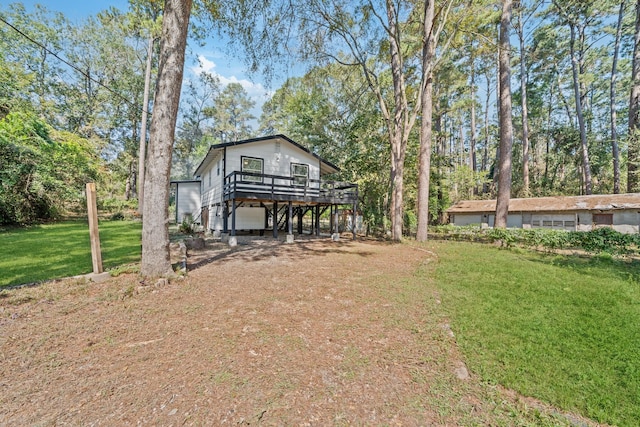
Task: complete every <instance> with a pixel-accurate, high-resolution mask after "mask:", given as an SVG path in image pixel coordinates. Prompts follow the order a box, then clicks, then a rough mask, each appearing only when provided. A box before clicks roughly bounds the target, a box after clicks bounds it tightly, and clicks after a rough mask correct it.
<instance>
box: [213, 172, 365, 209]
mask: <svg viewBox="0 0 640 427" xmlns="http://www.w3.org/2000/svg"><path fill="white" fill-rule="evenodd" d="M223 200H224V201H230V200H236V201H259V202H263V203H264V202H292V203H293V204H305V205H325V206H326V205H353V204H356V203H357V200H358V184H353V183H348V182H336V181H325V180H318V179H301V178H299V177H290V176H280V175H268V174H259V173H250V172H237V171H236V172H232V173H230V174H229V175H227V176H226V177H225V179H224V186H223Z"/></svg>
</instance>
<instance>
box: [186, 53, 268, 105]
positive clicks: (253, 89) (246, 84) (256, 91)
mask: <svg viewBox="0 0 640 427" xmlns="http://www.w3.org/2000/svg"><path fill="white" fill-rule="evenodd" d="M216 68H217V65H216V63H215V62H213V61H210V60H209V59H207V58H206V57H205V56H204V55H198V65H197V66H194V67H191V71H192V72H193V73H194V74H195V75H198V76H199V75H200V74H202V73H203V72H206V73H209V74H211V75H213V76H216V77H218V79H220V84H221V85H222V86H223V87H225V86H228V85H229V83H239V84H240V85H241V86H242V87H243V88H244V90H245V91H246V92H247V94H248V95H249V98H251V99H252V100H253V101H255V103H256V105H255V107H254V108H253V110H252V112H251V113H252V114H253V115H254V116H256V117H259V116H260V113H261V112H262V105H263V104H264V103H265V102H266V101H267V100H268V99H269V98H270V97H271V95H273V91H269V90H267V89H266V88H265V87H264V86H263V85H262V83H255V82H252V81H251V80H248V79H242V78H238V77H237V76H235V75H231V76H225V75H223V74H221V73H219V72H218V71H217V70H216Z"/></svg>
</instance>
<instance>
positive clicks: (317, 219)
mask: <svg viewBox="0 0 640 427" xmlns="http://www.w3.org/2000/svg"><path fill="white" fill-rule="evenodd" d="M315 211H316V218H315V224H316V236H319V235H320V206H319V205H316V209H315Z"/></svg>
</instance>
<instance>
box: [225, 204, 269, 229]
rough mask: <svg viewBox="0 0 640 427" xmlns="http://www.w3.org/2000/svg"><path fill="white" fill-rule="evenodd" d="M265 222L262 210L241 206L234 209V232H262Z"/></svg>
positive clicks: (264, 213)
mask: <svg viewBox="0 0 640 427" xmlns="http://www.w3.org/2000/svg"><path fill="white" fill-rule="evenodd" d="M265 221H266V212H265V210H264V208H250V207H245V206H241V207H239V208H238V209H236V230H263V229H264V228H265ZM229 229H231V217H229Z"/></svg>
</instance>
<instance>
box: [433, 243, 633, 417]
mask: <svg viewBox="0 0 640 427" xmlns="http://www.w3.org/2000/svg"><path fill="white" fill-rule="evenodd" d="M433 246H434V248H435V249H434V250H435V251H436V252H437V253H438V255H439V261H438V263H437V266H436V267H435V280H436V282H437V286H438V288H439V289H440V292H441V297H442V302H443V305H444V307H445V309H446V310H447V312H448V313H449V315H450V317H451V323H452V328H453V330H454V332H455V333H456V339H457V341H458V343H459V344H460V346H461V349H462V351H463V352H464V354H465V357H466V358H467V362H468V365H469V366H470V368H471V369H472V370H473V371H474V372H476V373H478V374H479V375H480V376H481V377H482V378H483V379H484V380H486V381H488V382H490V383H499V384H502V385H504V386H506V387H508V388H512V389H515V390H517V391H518V392H520V393H522V394H523V395H526V396H533V397H536V398H539V399H541V400H543V401H546V402H549V403H551V404H553V405H555V406H557V407H560V408H562V409H565V410H570V411H577V412H580V413H581V414H583V415H584V416H587V417H589V418H591V419H594V420H597V421H599V422H604V423H609V424H613V425H619V426H632V425H637V422H638V420H640V280H639V278H640V262H637V261H635V262H631V261H624V260H615V259H612V258H611V257H593V258H581V257H575V256H566V257H565V256H559V255H545V254H539V253H534V252H528V251H522V250H516V251H509V250H503V249H498V248H495V247H492V246H487V245H481V244H473V243H455V242H439V243H435V244H434V245H433Z"/></svg>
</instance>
